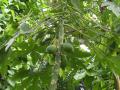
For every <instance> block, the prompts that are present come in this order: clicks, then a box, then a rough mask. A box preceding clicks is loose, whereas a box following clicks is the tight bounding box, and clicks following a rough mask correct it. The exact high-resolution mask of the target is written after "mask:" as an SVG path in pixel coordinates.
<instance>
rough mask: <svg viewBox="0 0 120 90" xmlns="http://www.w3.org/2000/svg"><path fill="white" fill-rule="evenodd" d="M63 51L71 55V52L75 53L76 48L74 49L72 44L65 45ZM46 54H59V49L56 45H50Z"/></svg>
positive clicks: (62, 46) (62, 47)
mask: <svg viewBox="0 0 120 90" xmlns="http://www.w3.org/2000/svg"><path fill="white" fill-rule="evenodd" d="M61 50H62V51H64V52H68V53H70V52H73V51H74V48H73V46H72V44H70V43H63V44H62V45H61ZM46 52H48V53H50V54H53V53H56V52H57V47H56V46H55V45H49V46H48V47H47V48H46Z"/></svg>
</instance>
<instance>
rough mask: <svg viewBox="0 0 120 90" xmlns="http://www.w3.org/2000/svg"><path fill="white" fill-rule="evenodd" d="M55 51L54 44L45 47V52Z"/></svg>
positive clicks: (51, 52)
mask: <svg viewBox="0 0 120 90" xmlns="http://www.w3.org/2000/svg"><path fill="white" fill-rule="evenodd" d="M56 51H57V48H56V46H55V45H49V46H48V47H47V48H46V52H48V53H50V54H53V53H55V52H56Z"/></svg>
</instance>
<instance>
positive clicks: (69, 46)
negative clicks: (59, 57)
mask: <svg viewBox="0 0 120 90" xmlns="http://www.w3.org/2000/svg"><path fill="white" fill-rule="evenodd" d="M62 50H64V51H65V52H73V51H74V48H73V46H72V44H70V43H63V44H62Z"/></svg>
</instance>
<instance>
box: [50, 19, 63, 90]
mask: <svg viewBox="0 0 120 90" xmlns="http://www.w3.org/2000/svg"><path fill="white" fill-rule="evenodd" d="M63 39H64V21H63V20H61V21H60V25H59V36H58V45H57V47H58V51H57V53H56V55H55V63H54V65H53V68H52V78H51V84H50V88H49V90H56V89H57V81H58V77H59V70H60V65H61V44H63Z"/></svg>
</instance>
